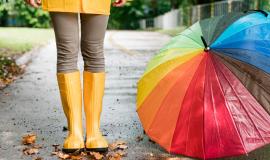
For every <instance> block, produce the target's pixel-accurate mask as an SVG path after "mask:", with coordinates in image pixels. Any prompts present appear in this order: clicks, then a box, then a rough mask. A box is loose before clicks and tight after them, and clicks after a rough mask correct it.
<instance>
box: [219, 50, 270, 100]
mask: <svg viewBox="0 0 270 160" xmlns="http://www.w3.org/2000/svg"><path fill="white" fill-rule="evenodd" d="M216 54H217V55H218V57H220V58H221V59H223V60H224V61H226V62H227V63H230V62H228V61H227V60H226V59H225V58H222V56H225V57H229V56H227V55H222V56H220V55H219V54H220V53H217V52H216ZM229 58H231V57H229ZM235 60H236V61H239V62H241V63H243V61H240V60H237V59H235ZM230 64H231V65H232V66H234V67H237V64H235V63H230ZM224 65H226V64H224ZM226 66H227V65H226ZM250 67H253V68H255V69H257V70H259V69H258V68H257V67H256V66H253V65H250ZM227 68H228V69H230V68H229V67H228V66H227ZM240 69H242V68H240ZM240 69H237V70H238V71H239V72H241V70H240ZM230 70H231V69H230ZM242 70H243V69H242ZM260 71H262V72H263V73H265V74H267V76H268V77H269V78H270V75H269V74H268V73H266V72H264V71H263V70H260ZM231 72H232V71H231ZM244 72H245V73H246V72H247V71H244ZM249 75H250V74H249ZM253 77H254V76H252V75H251V77H250V79H252V80H253V81H254V83H256V84H257V85H258V86H260V87H261V88H262V90H264V91H265V92H266V93H268V94H270V90H267V89H266V88H264V87H263V86H262V84H261V83H259V82H258V80H256V79H255V78H253ZM263 96H264V95H263ZM265 98H266V97H265ZM266 99H267V98H266Z"/></svg>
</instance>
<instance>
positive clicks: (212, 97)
mask: <svg viewBox="0 0 270 160" xmlns="http://www.w3.org/2000/svg"><path fill="white" fill-rule="evenodd" d="M211 59H212V57H211ZM212 63H213V62H212ZM212 65H213V66H214V64H212ZM213 69H214V72H215V75H216V76H215V77H216V79H218V78H217V73H216V69H215V67H213ZM210 85H211V83H210ZM212 87H213V86H212V85H211V99H212V102H214V101H215V99H214V96H213V93H214V92H213V88H212ZM224 99H225V97H224ZM224 101H225V100H224ZM213 104H214V103H213ZM213 110H214V112H215V114H214V117H215V122H216V126H218V121H217V117H216V108H215V107H214V105H213ZM217 128H218V127H217ZM217 130H218V137H219V139H218V140H219V146H220V147H221V141H220V139H221V138H220V131H219V128H218V129H217ZM219 151H220V150H219Z"/></svg>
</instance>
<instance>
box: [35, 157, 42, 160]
mask: <svg viewBox="0 0 270 160" xmlns="http://www.w3.org/2000/svg"><path fill="white" fill-rule="evenodd" d="M33 160H43V158H42V157H36V158H33Z"/></svg>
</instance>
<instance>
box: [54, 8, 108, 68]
mask: <svg viewBox="0 0 270 160" xmlns="http://www.w3.org/2000/svg"><path fill="white" fill-rule="evenodd" d="M50 15H51V18H52V23H53V27H54V32H55V38H56V45H57V72H58V73H59V72H64V73H67V72H73V71H77V70H78V68H77V61H78V53H79V49H80V48H81V53H82V56H83V60H84V70H85V71H90V72H104V70H105V69H104V68H105V66H104V53H103V44H104V37H105V32H106V28H107V24H108V19H109V16H106V15H97V14H83V13H80V14H78V13H66V12H50ZM79 16H80V18H79ZM79 19H80V25H79ZM79 26H81V41H80V38H79V37H80V36H79V33H80V32H79ZM80 44H81V47H80Z"/></svg>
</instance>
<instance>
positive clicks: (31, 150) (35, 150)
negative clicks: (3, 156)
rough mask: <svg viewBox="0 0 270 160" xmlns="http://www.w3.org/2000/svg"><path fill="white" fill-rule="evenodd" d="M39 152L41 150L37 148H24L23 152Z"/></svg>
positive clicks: (27, 153) (26, 153) (25, 153)
mask: <svg viewBox="0 0 270 160" xmlns="http://www.w3.org/2000/svg"><path fill="white" fill-rule="evenodd" d="M38 152H39V150H38V149H37V148H29V147H27V148H24V149H23V154H24V155H33V154H37V153H38Z"/></svg>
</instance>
